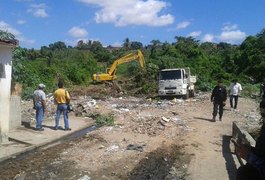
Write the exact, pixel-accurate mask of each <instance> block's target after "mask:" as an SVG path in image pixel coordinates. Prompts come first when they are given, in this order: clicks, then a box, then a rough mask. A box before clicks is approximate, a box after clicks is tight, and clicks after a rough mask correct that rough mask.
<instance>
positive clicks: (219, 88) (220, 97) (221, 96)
mask: <svg viewBox="0 0 265 180" xmlns="http://www.w3.org/2000/svg"><path fill="white" fill-rule="evenodd" d="M241 91H242V86H241V84H240V83H238V80H237V79H234V80H233V82H232V83H231V84H230V86H229V88H228V94H229V97H230V107H231V108H233V109H237V104H238V97H239V96H240V93H241ZM226 100H227V90H226V87H225V86H224V85H223V81H222V80H218V84H217V85H216V86H215V87H214V89H213V90H212V95H211V102H213V114H212V115H213V121H216V116H217V114H218V112H219V121H222V117H223V110H224V106H225V105H226Z"/></svg>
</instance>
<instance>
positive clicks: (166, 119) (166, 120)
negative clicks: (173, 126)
mask: <svg viewBox="0 0 265 180" xmlns="http://www.w3.org/2000/svg"><path fill="white" fill-rule="evenodd" d="M162 120H163V121H165V122H169V121H170V119H169V118H166V117H164V116H163V117H162Z"/></svg>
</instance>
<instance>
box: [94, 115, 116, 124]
mask: <svg viewBox="0 0 265 180" xmlns="http://www.w3.org/2000/svg"><path fill="white" fill-rule="evenodd" d="M96 125H97V126H105V125H106V126H113V125H114V117H113V115H102V114H98V115H97V116H96Z"/></svg>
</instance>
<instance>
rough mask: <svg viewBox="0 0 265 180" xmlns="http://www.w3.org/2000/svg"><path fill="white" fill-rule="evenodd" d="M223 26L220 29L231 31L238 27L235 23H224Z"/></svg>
mask: <svg viewBox="0 0 265 180" xmlns="http://www.w3.org/2000/svg"><path fill="white" fill-rule="evenodd" d="M223 26H224V27H223V28H222V31H233V30H236V29H238V26H237V24H230V23H225V24H224V25H223Z"/></svg>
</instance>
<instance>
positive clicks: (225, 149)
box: [222, 135, 237, 180]
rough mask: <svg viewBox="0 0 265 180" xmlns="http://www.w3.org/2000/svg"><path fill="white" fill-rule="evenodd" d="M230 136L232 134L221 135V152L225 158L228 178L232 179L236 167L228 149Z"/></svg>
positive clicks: (234, 176)
mask: <svg viewBox="0 0 265 180" xmlns="http://www.w3.org/2000/svg"><path fill="white" fill-rule="evenodd" d="M231 138H232V136H227V135H224V136H223V139H222V141H223V142H222V153H223V157H224V159H225V166H226V170H227V173H228V177H229V179H230V180H234V179H235V178H236V171H237V167H236V163H235V161H234V158H233V156H232V155H233V154H232V152H231V149H230V143H231Z"/></svg>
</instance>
